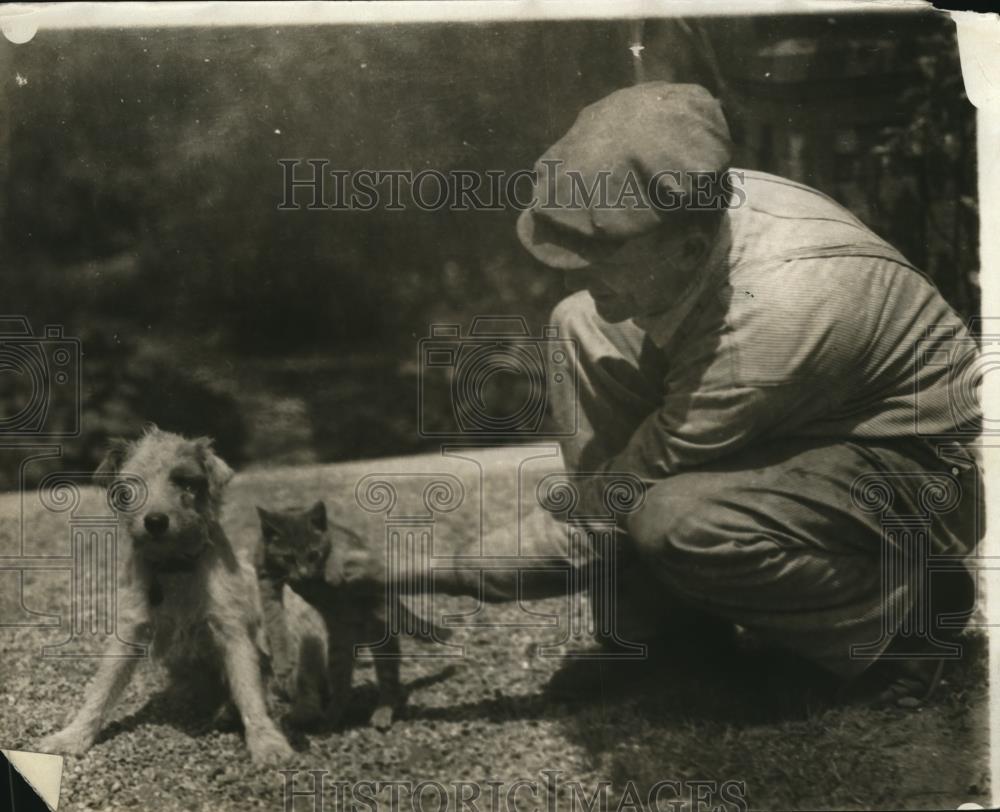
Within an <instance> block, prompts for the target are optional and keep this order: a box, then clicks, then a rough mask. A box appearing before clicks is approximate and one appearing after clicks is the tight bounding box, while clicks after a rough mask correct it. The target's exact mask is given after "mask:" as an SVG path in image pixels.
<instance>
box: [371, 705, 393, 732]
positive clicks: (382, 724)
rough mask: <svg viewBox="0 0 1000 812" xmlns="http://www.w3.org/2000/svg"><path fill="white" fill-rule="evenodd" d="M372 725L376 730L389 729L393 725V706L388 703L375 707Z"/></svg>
mask: <svg viewBox="0 0 1000 812" xmlns="http://www.w3.org/2000/svg"><path fill="white" fill-rule="evenodd" d="M371 726H372V727H373V728H375V729H376V730H388V729H389V728H390V727H392V708H391V707H390V706H388V705H380V706H379V707H377V708H375V713H373V714H372V720H371Z"/></svg>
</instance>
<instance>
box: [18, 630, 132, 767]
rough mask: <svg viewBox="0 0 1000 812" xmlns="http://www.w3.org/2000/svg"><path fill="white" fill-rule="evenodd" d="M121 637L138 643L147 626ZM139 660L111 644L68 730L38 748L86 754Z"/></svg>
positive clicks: (66, 728)
mask: <svg viewBox="0 0 1000 812" xmlns="http://www.w3.org/2000/svg"><path fill="white" fill-rule="evenodd" d="M120 634H121V639H123V640H139V639H143V638H144V637H145V636H146V635H145V629H144V627H142V626H138V625H137V626H133V627H131V628H124V629H121V631H120ZM140 659H142V658H141V657H137V656H135V655H134V654H128V653H126V652H125V650H124V648H123V647H122V646H121V645H120V644H119V643H118V642H117V641H116V642H115V643H113V644H112V645H110V646H109V647H108V649H107V650H106V651H105V652H104V654H103V655H102V659H101V664H100V666H99V667H98V669H97V674H96V675H95V676H94V678H93V679H92V680H91V682H90V684H89V685H88V686H87V690H86V692H85V694H84V700H83V707H81V708H80V710H79V711H78V712H77V714H76V716H74V717H73V721H71V722H70V723H69V724H68V725H66V727H64V728H63V729H62V730H60V731H59V732H58V733H52V734H51V735H49V736H46V737H45V738H44V739H43V740H42V741H41V742H39V744H38V749H39V750H40V751H41V752H43V753H64V754H67V755H81V754H82V753H85V752H87V750H89V749H90V746H91V745H92V744H93V743H94V741H95V740H96V739H97V734H98V733H100V732H101V725H102V724H103V722H104V719H105V717H106V716H107V714H108V711H110V710H111V708H112V707H113V706H114V704H115V703H116V702H117V701H118V698H119V697H120V696H121V693H122V691H123V690H124V689H125V686H126V685H128V682H129V680H130V679H131V677H132V674H133V673H134V672H135V667H136V665H138V663H139V660H140Z"/></svg>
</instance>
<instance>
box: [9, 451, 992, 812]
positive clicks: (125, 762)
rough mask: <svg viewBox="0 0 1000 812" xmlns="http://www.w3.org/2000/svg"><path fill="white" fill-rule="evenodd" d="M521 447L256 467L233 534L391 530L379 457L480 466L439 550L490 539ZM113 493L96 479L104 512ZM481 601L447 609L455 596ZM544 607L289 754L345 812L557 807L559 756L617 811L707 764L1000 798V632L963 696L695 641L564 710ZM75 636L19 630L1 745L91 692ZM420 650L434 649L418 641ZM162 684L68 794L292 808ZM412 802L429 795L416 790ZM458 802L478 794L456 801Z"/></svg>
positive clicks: (766, 798) (834, 796) (815, 792)
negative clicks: (868, 691) (386, 716)
mask: <svg viewBox="0 0 1000 812" xmlns="http://www.w3.org/2000/svg"><path fill="white" fill-rule="evenodd" d="M515 453H516V452H513V451H510V450H506V451H501V452H483V453H477V454H476V455H475V458H476V463H470V462H461V461H458V462H456V461H449V460H445V459H442V458H440V457H413V458H408V459H406V460H388V461H373V462H365V463H351V464H342V465H326V466H301V467H297V468H280V469H272V470H250V471H246V472H243V473H241V474H240V475H239V476H237V477H236V479H235V480H234V481H233V484H232V486H231V489H230V492H229V496H228V501H227V508H226V517H225V524H226V528H227V531H228V532H229V533H230V536H231V537H232V539H233V540H234V543H235V544H236V545H237V547H239V548H240V549H242V550H247V549H249V547H250V546H251V545H252V543H253V540H254V538H255V535H256V530H255V524H256V517H255V515H254V511H253V504H255V503H256V502H258V501H259V502H260V503H261V504H265V505H268V504H269V505H273V506H277V505H281V504H287V503H292V502H297V503H307V502H308V501H309V500H312V499H315V498H324V499H326V501H327V504H328V506H329V507H330V509H331V513H332V514H334V515H335V516H337V517H338V518H339V519H340V520H341V521H342V522H343V523H345V524H350V525H352V526H354V527H355V528H357V529H359V530H360V531H362V532H363V533H367V534H368V537H370V538H371V539H373V542H375V543H381V540H382V539H383V537H384V535H383V534H384V529H383V524H382V519H381V517H379V516H372V515H369V514H366V513H364V512H362V511H360V510H359V509H358V507H357V505H356V504H355V502H354V486H355V484H356V482H357V481H358V479H359V478H360V477H361V476H363V475H365V474H368V473H372V472H404V471H411V472H412V471H422V472H423V471H434V472H436V471H452V472H454V473H456V474H458V475H459V476H461V477H462V480H463V482H464V483H465V486H466V489H467V493H466V497H467V498H466V503H468V504H469V505H472V508H471V509H468V510H466V509H464V508H462V509H459V510H457V511H455V512H454V513H452V514H448V515H447V516H445V517H442V518H441V520H440V523H439V525H437V526H436V528H435V533H436V535H435V543H436V545H439V546H438V547H437V549H442V548H443V549H447V545H448V543H449V539H454V538H457V537H458V535H460V534H467V533H470V532H480V527H481V524H480V523H481V522H482V524H483V525H485V527H486V528H487V529H488V528H489V526H490V521H489V517H490V516H507V515H510V514H509V513H508V512H506V511H507V508H508V507H509V506H510V505H511V504H513V501H512V500H513V497H514V495H515V488H514V485H513V483H514V479H513V476H512V475H511V474H510V473H509V472H510V471H513V470H514V466H513V465H512V461H513V456H512V455H514V454H515ZM553 462H554V461H553V460H552V459H545V460H540V461H536V462H535V463H530V464H528V465H527V466H525V470H526V471H527V472H528V474H527V477H528V479H529V480H530V479H531V478H532V477H537V476H538V475H541V474H544V473H547V472H549V471H551V470H552V464H553ZM477 465H478V468H477ZM480 474H481V476H482V479H481V480H480ZM482 483H485V487H482ZM523 492H525V493H527V492H529V491H528V490H525V491H523ZM480 493H482V494H485V499H484V500H483V501H484V508H483V510H482V511H481V512H480V510H479V509H478V504H479V495H480ZM100 499H101V495H100V494H99V493H98V492H97V491H96V490H92V489H88V492H87V493H86V496H85V500H84V506H86V505H88V504H99V500H100ZM19 500H20V497H19V496H18V495H17V494H8V495H2V496H0V554H3V555H9V554H13V553H16V551H17V547H18V545H17V541H18V538H19V530H18V526H19V520H18V519H17V516H18V515H19V510H20V508H19ZM90 500H94V502H91V501H90ZM482 517H486V518H485V519H483V518H482ZM24 527H25V538H24V540H25V549H26V550H27V551H29V552H31V553H32V554H59V555H65V553H66V551H67V549H68V544H67V538H68V530H67V524H66V517H65V515H64V514H62V515H53V514H49V513H47V512H46V511H44V510H43V509H42V508H41V506H40V505H39V504H38V502H37V498H36V497H35V496H34V495H33V494H28V495H27V496H26V498H25V521H24ZM2 577H3V579H4V580H3V584H4V586H3V587H2V591H0V621H3V622H4V623H5V624H6V623H9V622H10V619H11V618H16V617H18V616H19V615H18V614H17V591H16V588H14V587H16V581H15V580H14V578H13V575H12V574H5V575H4V576H2ZM67 594H68V573H67V572H66V571H52V572H35V573H30V574H28V575H26V576H25V596H26V597H25V604H26V606H27V608H28V609H30V610H33V611H36V612H44V611H50V612H57V611H60V610H61V607H63V606H64V605H65V602H66V601H67V600H68V599H67V597H66V596H67ZM563 605H564V604H563V602H562V601H560V600H555V601H544V602H539V603H538V604H535V605H533V606H532V609H533V610H537V611H541V612H545V611H549V612H553V613H555V612H558V611H559V610H560V608H561V607H562V606H563ZM471 607H472V604H471V602H464V601H459V600H448V601H443V602H442V608H443V610H445V611H448V610H452V609H454V610H456V611H459V610H468V609H470V608H471ZM524 617H525V616H524V615H523V614H521V613H520V612H519V610H518V609H517V608H516V607H513V606H490V607H487V609H486V611H484V612H483V613H482V614H481V615H479V616H477V621H478V622H480V623H487V624H493V625H492V626H491V625H484V626H480V627H476V628H466V629H460V630H458V631H457V633H456V638H455V642H457V643H462V644H465V656H463V657H462V658H460V659H454V660H442V659H426V658H425V659H409V660H406V661H404V663H403V666H402V674H403V679H404V682H406V683H408V685H409V686H410V688H411V697H410V701H409V704H408V706H407V708H406V710H405V711H404V713H403V714H402V715H401V717H400V718H399V720H398V721H397V722H396V724H395V725H394V726H393V728H392V730H391V731H390V732H389V733H385V734H383V733H378V732H376V731H375V730H373V729H370V728H369V727H367V726H366V724H365V717H366V714H367V712H368V711H370V709H371V707H372V704H373V702H374V696H375V694H374V687H373V671H372V668H371V664H370V661H369V662H362V664H361V665H360V666H359V668H358V669H357V672H356V677H355V679H356V687H355V693H354V697H353V701H354V705H355V707H354V711H353V715H354V719H353V723H352V724H350V725H349V726H348V727H347V729H345V730H342V731H326V732H320V733H316V734H310V735H307V736H296V737H295V738H294V739H293V744H294V746H295V747H296V749H297V750H298V758H297V760H296V762H295V763H293V764H290V765H289V769H298V770H303V771H305V770H326V771H328V773H327V777H326V781H327V784H326V787H327V790H328V792H327V795H326V806H325V807H324V808H326V809H331V810H332V809H334V808H338V807H337V806H335V803H334V798H335V796H334V789H335V785H336V783H337V782H350V783H352V784H356V782H361V781H379V780H380V781H404V782H405V781H410V782H414V783H416V782H420V781H437V782H440V783H441V784H443V785H445V787H446V788H449V789H451V788H453V787H454V786H455V784H456V782H473V783H474V784H475V785H477V786H478V787H479V789H480V792H481V793H482V794H481V796H480V797H479V798H478V799H477V800H476V801H475V804H476V805H477V806H475V807H474V806H468V807H467V808H469V809H471V808H479V809H492V808H493V807H492V806H491V803H492V796H491V790H490V785H489V783H488V782H491V781H496V782H501V785H500V786H501V790H500V792H501V795H500V807H499V808H510V809H519V810H520V809H534V808H547V807H546V804H547V802H548V801H549V800H550V798H549V796H548V795H547V794H546V792H545V789H544V781H545V779H544V776H543V775H542V771H544V770H555V771H559V774H558V777H557V779H556V780H557V782H558V784H559V787H560V788H559V789H558V790H557V791H556V792H555V793H553V796H552V799H551V800H553V801H555V802H556V803H557V804H558V808H559V809H569V808H573V807H571V806H570V805H569V804H568V799H569V797H570V796H571V794H572V790H571V788H570V787H569V785H570V784H571V783H572V782H579V783H580V786H581V787H582V788H583V789H584V790H585V792H586V795H587V797H588V798H589V797H590V796H591V795H592V794H593V793H594V792H595V791H599V790H600V788H601V787H602V786H606V787H607V788H608V789H607V797H608V799H609V804H610V808H612V809H614V808H616V804H617V803H618V801H623V802H630V801H632V800H634V799H633V798H630V797H629V790H630V788H631V787H634V788H636V790H637V791H638V794H639V797H640V798H645V797H646V795H645V793H646V791H647V790H648V788H649V787H650V786H651V785H653V784H655V782H657V781H663V780H673V781H688V782H690V781H695V780H699V779H700V780H715V781H717V782H719V783H721V782H723V781H742V782H745V792H746V797H747V799H748V800H749V803H750V807H751V808H752V809H803V808H808V809H821V808H834V809H862V808H877V807H885V808H892V807H895V808H921V807H923V808H954V807H955V806H957V805H958V804H959V803H962V802H967V801H975V802H978V803H980V804H983V805H987V806H988V803H989V798H988V789H989V788H988V775H987V768H986V753H987V732H986V724H987V720H986V712H985V709H986V707H987V688H986V679H985V673H986V671H985V646H984V641H983V640H981V639H979V638H976V637H970V638H969V640H968V641H967V642H968V643H969V645H968V646H967V656H966V657H965V658H964V659H963V661H962V662H960V663H958V664H956V666H955V667H954V668H953V669H952V670H951V671H950V672H949V673H948V677H947V685H946V686H945V689H944V690H943V691H942V692H941V695H940V696H939V697H938V698H936V699H935V701H934V702H933V703H932V704H931V705H929V706H928V707H926V708H924V709H922V710H920V711H916V712H913V711H902V710H900V711H880V712H875V711H870V710H867V709H865V708H863V707H858V706H837V705H833V704H831V703H830V702H829V686H828V684H827V683H826V682H825V681H824V680H823V679H822V678H821V677H820V676H819V675H816V674H815V673H814V672H812V671H811V670H810V669H808V668H805V667H804V666H801V665H797V664H795V663H792V662H789V661H786V660H784V659H781V658H776V657H761V656H756V657H751V656H746V657H743V658H741V659H739V660H734V659H733V658H732V656H730V657H729V659H724V658H723V657H722V656H721V655H719V654H713V653H711V652H708V653H697V652H691V651H683V652H676V653H675V655H674V656H672V657H668V658H665V659H663V660H660V661H657V662H655V663H652V662H651V663H648V664H646V666H645V667H644V668H643V669H641V671H640V672H639V676H638V677H637V678H636V679H635V680H633V681H632V682H630V683H629V685H628V688H627V689H622V688H620V687H619V688H615V687H613V686H611V685H608V686H607V687H606V689H605V690H603V691H600V692H598V693H597V694H596V695H595V696H593V697H592V698H591V699H590V700H588V701H578V702H574V703H572V704H561V703H555V702H552V701H550V700H548V699H546V697H545V696H544V694H543V689H544V687H545V684H546V682H547V681H548V680H549V679H550V677H551V676H552V675H553V673H555V672H556V671H557V670H558V669H559V668H560V667H562V666H561V663H560V662H559V661H557V660H553V659H550V658H540V657H537V656H534V655H533V654H532V651H533V650H534V646H535V645H536V644H538V643H544V642H551V641H552V640H553V639H554V637H555V632H554V630H552V629H543V628H517V627H516V626H515V625H512V624H518V623H519V622H521V621H523V620H524ZM65 636H66V632H65V631H61V630H60V629H58V628H48V629H43V628H37V627H35V628H15V627H10V626H8V627H6V628H0V684H2V685H3V687H4V691H3V695H2V697H0V746H2V747H5V748H12V749H31V747H32V745H33V744H34V743H35V742H37V740H38V739H39V738H41V736H43V735H44V734H46V733H48V732H50V731H51V730H53V729H55V728H56V727H57V726H58V725H59V724H60V723H61V721H62V720H63V719H64V717H65V716H66V715H67V714H68V713H70V712H72V711H73V710H75V709H76V707H77V706H78V704H79V702H80V698H81V692H82V688H83V685H84V684H85V682H86V680H87V678H88V677H89V676H90V675H91V674H92V673H93V671H94V669H95V667H96V662H95V661H94V660H93V659H89V658H83V659H76V660H69V659H52V658H43V657H41V656H40V651H41V647H42V646H43V645H46V644H52V643H57V642H59V641H60V640H62V639H64V638H65ZM404 650H406V651H410V652H414V653H419V652H424V653H426V649H425V648H423V647H421V646H419V645H418V644H416V643H413V642H410V641H407V642H405V644H404ZM161 688H162V677H161V675H160V674H159V673H158V671H157V670H156V669H155V668H154V667H152V666H151V665H149V664H144V666H143V667H142V668H141V669H140V674H139V677H138V678H137V679H136V680H134V681H133V684H132V685H131V686H130V687H129V689H128V691H127V693H126V695H125V697H124V699H123V701H122V702H121V703H120V705H119V706H118V707H117V708H116V709H115V711H114V712H113V713H112V716H111V721H110V722H109V724H108V725H107V726H106V728H105V731H104V733H103V734H102V737H101V739H100V740H99V742H98V743H97V744H96V745H95V746H94V747H93V748H92V749H91V750H90V752H88V753H87V754H86V755H85V756H83V757H80V758H68V759H67V760H66V762H65V768H64V777H63V793H62V798H63V800H62V804H61V806H60V809H67V810H87V809H90V810H98V809H136V810H138V809H155V810H165V812H171V811H172V810H178V811H180V810H184V811H185V812H187V810H203V809H204V810H213V812H230V811H232V812H236V810H246V809H268V810H281V809H283V788H284V786H285V782H286V781H287V780H288V777H286V776H283V775H282V774H281V773H279V772H278V771H277V770H272V769H261V768H259V767H256V766H254V765H252V764H251V763H250V760H249V757H248V754H247V751H246V748H245V747H244V744H243V740H242V736H241V735H240V733H239V732H238V731H227V730H220V729H212V728H210V727H208V726H207V725H206V724H205V720H204V719H198V718H191V717H190V715H186V714H185V709H184V707H179V706H177V705H170V704H168V703H167V701H165V700H164V698H163V697H162V696H159V695H158V691H159V690H160V689H161ZM294 780H295V784H294V786H295V787H296V788H297V789H300V790H302V789H306V788H307V787H308V786H309V782H310V781H311V780H312V778H311V776H309V775H308V774H307V773H305V772H303V773H301V774H296V775H295V776H294ZM518 780H528V781H535V782H536V783H537V784H538V786H539V787H540V790H539V794H538V795H537V796H535V797H532V795H531V791H530V788H522V789H521V790H519V791H517V792H516V793H514V794H513V795H512V796H510V798H509V800H508V799H507V794H506V793H507V792H508V791H509V790H510V789H511V788H512V786H513V784H514V783H515V782H516V781H518ZM464 792H466V793H469V792H473V790H471V789H469V788H466V789H465V790H464ZM421 797H422V800H423V808H425V809H431V810H436V809H438V807H439V806H440V804H439V803H438V800H437V797H436V791H435V790H434V789H433V787H432V788H431V789H429V790H428V791H426V792H425V793H424V795H422V796H421ZM465 797H466V798H470V797H471V796H470V795H468V794H466V795H465ZM672 797H673V796H672V795H671V794H670V793H669V792H666V793H664V794H663V795H662V796H661V804H660V809H671V810H674V809H681V808H682V807H681V806H679V805H677V804H674V805H673V806H671V805H668V803H667V801H669V800H670V799H671V798H672ZM314 800H315V799H314V798H312V797H306V796H303V797H299V798H297V799H296V801H295V804H294V808H295V809H313V803H314ZM391 805H392V804H391V802H390V790H389V789H388V788H382V791H381V792H380V793H379V794H378V795H377V807H378V808H390V807H391ZM399 806H400V808H402V809H409V808H411V807H410V806H409V805H408V803H407V798H406V792H405V791H403V792H402V796H401V800H400V803H399ZM360 808H364V807H360ZM447 808H450V809H455V808H456V805H455V802H454V798H452V799H451V803H450V805H449V806H448V807H447ZM625 808H637V807H636V806H631V807H629V806H625ZM720 808H726V807H720ZM728 808H731V809H735V808H736V807H734V806H730V807H728Z"/></svg>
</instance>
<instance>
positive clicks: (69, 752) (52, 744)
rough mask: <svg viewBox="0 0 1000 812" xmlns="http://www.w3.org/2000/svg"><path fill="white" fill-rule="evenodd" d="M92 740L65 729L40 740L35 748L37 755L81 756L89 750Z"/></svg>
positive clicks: (77, 732)
mask: <svg viewBox="0 0 1000 812" xmlns="http://www.w3.org/2000/svg"><path fill="white" fill-rule="evenodd" d="M91 744H93V740H92V739H91V738H90V737H89V736H85V735H83V734H81V733H80V732H79V731H76V730H72V729H71V728H66V729H64V730H60V731H59V732H58V733H52V734H50V735H48V736H46V737H45V738H44V739H42V740H41V741H40V742H39V743H38V746H37V748H36V749H37V750H38V752H39V753H57V754H59V755H64V756H82V755H83V754H84V753H86V752H87V751H88V750H89V749H90V745H91Z"/></svg>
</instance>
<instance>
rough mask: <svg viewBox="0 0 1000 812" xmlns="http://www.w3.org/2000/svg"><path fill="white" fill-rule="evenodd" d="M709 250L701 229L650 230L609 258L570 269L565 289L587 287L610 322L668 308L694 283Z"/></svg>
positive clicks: (654, 312) (602, 316)
mask: <svg viewBox="0 0 1000 812" xmlns="http://www.w3.org/2000/svg"><path fill="white" fill-rule="evenodd" d="M707 253H708V241H707V239H706V238H705V237H704V236H703V235H701V234H698V233H688V234H683V235H669V236H665V235H664V234H663V233H662V232H654V233H652V234H645V235H643V236H641V237H636V238H635V239H632V240H629V241H628V242H626V243H625V244H624V245H623V246H622V247H621V248H620V249H619V250H618V251H616V252H615V253H614V254H612V255H611V256H610V257H608V258H607V259H604V260H602V261H601V262H599V263H595V264H593V265H591V266H589V267H587V268H583V269H581V270H575V271H566V272H565V281H566V287H567V288H569V289H570V290H574V291H575V290H583V289H584V288H586V290H587V291H588V292H589V293H590V295H591V296H592V297H593V298H594V304H595V306H596V308H597V313H598V315H600V317H601V318H602V319H604V320H605V321H609V322H619V321H625V320H626V319H634V318H637V317H641V316H650V315H654V314H656V313H662V312H663V311H664V310H667V309H668V308H669V307H670V306H671V305H672V304H673V303H674V302H675V301H676V299H677V297H678V296H679V295H680V294H681V293H682V292H683V291H684V289H685V288H686V287H687V286H688V285H689V284H690V283H691V281H692V279H693V278H694V276H693V275H694V274H696V273H699V272H700V271H701V268H700V265H701V263H702V261H703V260H704V259H705V257H706V256H707Z"/></svg>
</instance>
